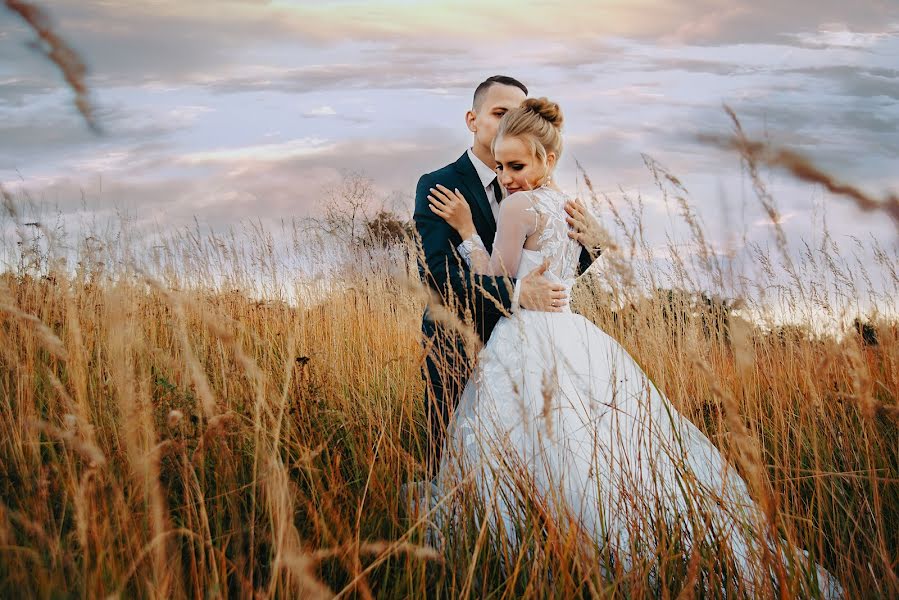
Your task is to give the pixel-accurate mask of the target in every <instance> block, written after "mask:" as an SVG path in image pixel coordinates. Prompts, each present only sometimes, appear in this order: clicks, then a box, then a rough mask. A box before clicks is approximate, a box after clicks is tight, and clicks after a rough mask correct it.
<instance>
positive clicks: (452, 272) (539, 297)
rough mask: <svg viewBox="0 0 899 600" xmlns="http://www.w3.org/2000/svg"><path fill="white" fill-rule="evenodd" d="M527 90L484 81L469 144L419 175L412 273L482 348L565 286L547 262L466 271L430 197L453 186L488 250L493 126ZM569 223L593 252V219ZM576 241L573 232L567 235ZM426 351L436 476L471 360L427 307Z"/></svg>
mask: <svg viewBox="0 0 899 600" xmlns="http://www.w3.org/2000/svg"><path fill="white" fill-rule="evenodd" d="M527 94H528V90H527V88H526V87H525V86H524V84H522V83H521V82H520V81H518V80H516V79H513V78H512V77H506V76H503V75H495V76H493V77H490V78H488V79H487V80H485V81H483V82H482V83H481V84H480V85H479V86H478V87H477V89H476V90H475V92H474V99H473V101H472V105H471V110H469V111H468V112H467V113H466V115H465V122H466V124H467V125H468V129H469V131H471V132H472V134H474V141H473V144H472V146H471V148H469V149H468V150H467V151H466V152H465V153H464V154H462V156H461V157H459V159H458V160H457V161H456V162H455V163H453V164H450V165H447V166H445V167H443V168H442V169H438V170H437V171H434V172H433V173H428V174H426V175H422V177H421V179H419V180H418V186H417V188H416V190H415V214H414V216H413V220H414V221H415V229H416V231H417V232H418V234H419V236H420V237H421V244H422V251H423V257H424V261H421V260H419V265H418V271H419V274H420V276H421V278H422V281H425V282H426V283H427V284H428V285H429V286H430V287H431V288H432V289H433V290H434V291H435V292H437V294H438V295H439V297H440V299H441V300H442V302H443V305H444V306H445V307H446V308H447V309H448V310H450V311H452V312H453V313H455V315H456V316H457V317H458V318H460V319H462V320H466V316H468V317H469V318H471V320H472V322H473V324H474V327H475V332H476V333H477V335H478V337H479V338H480V339H481V341H482V342H484V343H486V342H487V339H488V338H489V337H490V333H491V332H492V331H493V328H494V326H495V325H496V323H497V321H498V320H499V318H500V317H501V316H503V315H508V314H510V313H512V312H514V311H515V310H517V309H518V308H519V307H521V308H525V309H528V310H540V311H549V310H554V308H553V307H554V304H553V302H554V301H555V306H558V305H564V304H566V303H567V297H566V294H565V288H564V286H562V285H561V284H554V283H551V282H550V281H549V280H547V279H546V278H545V277H544V276H543V272H544V271H545V270H546V265H545V264H544V265H543V266H542V267H538V268H537V269H535V270H533V271H532V272H531V273H529V274H528V275H526V276H525V277H523V278H522V279H520V280H515V279H512V278H508V277H499V276H489V275H479V274H475V273H472V272H471V270H470V269H469V268H468V266H467V265H466V264H465V262H464V261H462V260H461V259H460V258H459V253H458V246H459V245H460V244H461V243H462V239H461V238H460V237H459V234H458V233H456V231H455V230H454V229H453V228H452V227H450V226H449V225H448V224H447V223H446V221H444V220H443V219H442V218H440V217H439V216H437V215H435V214H434V213H433V212H431V210H430V208H429V204H428V194H429V193H430V190H431V189H432V188H435V187H436V186H437V184H441V185H444V186H446V187H448V188H449V189H458V190H459V191H460V192H462V195H463V196H465V198H466V200H467V201H468V203H469V204H470V205H471V208H472V210H471V214H472V218H473V220H474V225H475V229H477V232H478V235H480V236H481V239H482V240H483V241H484V245H485V246H486V248H487V251H488V252H491V251H492V249H493V239H494V237H495V235H496V219H497V217H498V215H499V204H500V202H502V199H503V190H502V188H501V187H500V184H499V180H498V179H497V177H496V172H495V171H494V168H495V167H496V161H495V159H494V158H493V151H492V149H491V147H492V145H493V138H494V137H496V131H497V127H498V126H499V121H500V119H501V118H502V116H503V115H504V114H506V112H508V111H509V110H511V109H513V108H516V107H518V106H519V105H520V104H521V103H522V101H524V99H525V98H526V97H527ZM569 215H570V216H571V217H572V219H571V220H570V221H569V222H570V223H572V225H573V226H574V227H575V229H576V230H578V231H580V232H581V234H580V235H578V234H575V235H578V239H579V241H581V242H582V243H584V242H585V240H586V241H588V242H589V243H588V244H587V245H588V246H590V247H593V248H595V247H597V244H593V243H592V241H593V240H592V239H589V238H588V237H587V236H584V235H583V234H584V232H587V231H594V230H595V229H596V227H595V225H596V223H595V221H594V220H593V218H592V217H590V216H589V214H588V213H585V212H584V211H571V210H569ZM572 237H574V235H573V236H572ZM592 262H593V259H592V258H591V255H590V253H588V252H587V250H586V249H585V250H584V251H583V252H581V257H580V263H579V265H578V272H579V273H581V272H583V271H584V270H585V269H586V268H587V267H589V266H590V264H592ZM421 331H422V334H423V336H424V341H423V343H424V348H425V351H426V359H425V368H424V369H422V374H423V376H424V379H425V413H426V415H427V419H428V434H429V437H428V452H427V470H428V477H429V478H433V477H434V476H435V475H436V474H437V467H438V465H439V462H440V453H441V450H442V446H443V438H444V434H445V431H446V427H447V425H448V422H449V419H450V415H451V414H452V411H453V409H455V407H456V404H457V403H458V401H459V398H460V396H461V395H462V389H463V388H464V386H465V382H466V381H467V380H468V376H469V375H470V373H471V370H472V366H473V365H472V364H471V363H472V361H471V357H469V356H468V355H467V354H466V352H465V346H464V343H463V339H464V338H463V336H462V334H460V332H459V331H458V330H457V329H456V328H454V327H453V326H452V325H451V324H449V323H444V322H442V321H439V320H436V319H435V317H434V314H433V311H432V310H431V309H430V308H425V312H424V315H423V317H422V322H421Z"/></svg>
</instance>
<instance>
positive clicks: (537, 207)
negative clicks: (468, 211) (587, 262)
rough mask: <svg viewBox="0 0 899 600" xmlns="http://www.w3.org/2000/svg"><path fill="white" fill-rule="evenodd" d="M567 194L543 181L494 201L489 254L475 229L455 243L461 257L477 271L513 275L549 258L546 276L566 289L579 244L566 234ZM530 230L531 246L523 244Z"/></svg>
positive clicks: (574, 271)
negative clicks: (498, 204)
mask: <svg viewBox="0 0 899 600" xmlns="http://www.w3.org/2000/svg"><path fill="white" fill-rule="evenodd" d="M567 200H569V198H568V196H566V195H565V194H564V193H562V192H560V191H557V190H554V189H551V188H546V187H540V188H537V189H536V190H531V191H527V192H518V193H516V194H514V195H512V196H510V197H509V198H506V199H505V200H504V201H503V203H502V206H501V207H500V218H499V221H498V223H497V232H496V239H495V241H494V245H493V255H492V256H489V257H488V255H487V251H486V250H485V249H484V244H483V241H482V240H481V238H480V237H479V236H477V235H475V236H473V237H472V238H470V239H468V240H465V242H463V244H462V246H461V247H460V251H461V254H462V257H463V258H464V259H465V261H466V262H467V263H468V264H469V265H471V266H472V268H473V269H474V270H475V271H477V272H483V273H488V274H493V275H501V274H507V275H511V276H513V277H515V278H517V279H521V278H522V277H524V276H525V275H527V274H528V273H530V272H531V271H532V270H534V269H535V268H537V267H539V266H540V265H541V264H542V263H543V261H544V260H549V267H548V268H547V270H546V273H545V276H546V278H547V279H549V280H550V281H554V282H559V283H562V284H563V285H564V286H565V287H566V288H567V290H568V292H569V293H570V292H571V287H572V286H573V285H574V279H575V275H576V274H577V266H578V257H579V256H580V251H581V247H580V245H579V244H578V243H577V242H576V241H575V240H573V239H571V238H570V237H568V232H569V231H570V230H571V229H570V227H569V226H568V223H567V222H566V221H565V219H566V217H567V213H566V212H565V202H566V201H567ZM535 236H536V238H537V247H536V248H534V249H526V248H524V244H525V243H526V241H527V240H528V239H533V238H534V237H535ZM532 245H533V244H532Z"/></svg>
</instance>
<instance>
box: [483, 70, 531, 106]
mask: <svg viewBox="0 0 899 600" xmlns="http://www.w3.org/2000/svg"><path fill="white" fill-rule="evenodd" d="M494 85H512V86H515V87H517V88H518V89H520V90H521V91H522V92H524V95H525V96H527V95H528V88H526V87H525V86H524V84H523V83H521V82H520V81H518V80H517V79H515V78H514V77H507V76H506V75H494V76H493V77H488V78H487V79H485V80H484V81H482V82H481V83H480V84H479V85H478V87H477V88H476V89H475V91H474V98H472V100H471V108H472V110H478V109H479V108H481V104H483V103H484V96H486V95H487V90H489V89H490V88H491V87H493V86H494Z"/></svg>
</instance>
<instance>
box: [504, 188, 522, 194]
mask: <svg viewBox="0 0 899 600" xmlns="http://www.w3.org/2000/svg"><path fill="white" fill-rule="evenodd" d="M520 189H521V188H517V187H515V188H510V187H507V188H506V191H507V192H509V193H510V194H514V193H515V192H517V191H519V190H520Z"/></svg>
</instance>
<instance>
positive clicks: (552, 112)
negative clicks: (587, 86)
mask: <svg viewBox="0 0 899 600" xmlns="http://www.w3.org/2000/svg"><path fill="white" fill-rule="evenodd" d="M562 121H563V118H562V109H561V108H559V105H558V104H556V103H555V102H552V101H551V100H549V99H548V98H545V97H544V98H528V99H527V100H525V101H524V102H522V103H521V106H519V107H518V108H513V109H512V110H510V111H509V112H507V113H506V114H505V115H503V118H502V119H501V120H500V122H499V127H498V129H497V131H496V137H495V138H494V140H493V148H492V149H495V148H496V140H498V139H500V138H501V137H514V138H518V139H520V140H522V141H524V142H525V143H526V144H528V145H530V146H531V150H532V151H533V153H534V155H535V156H536V157H537V158H539V159H540V160H541V161H543V162H546V155H547V153H549V152H553V153H554V154H555V155H556V162H558V160H559V158H560V157H561V156H562Z"/></svg>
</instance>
